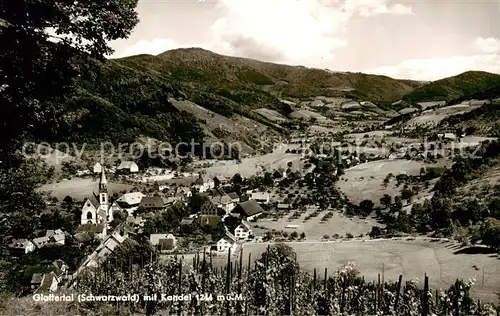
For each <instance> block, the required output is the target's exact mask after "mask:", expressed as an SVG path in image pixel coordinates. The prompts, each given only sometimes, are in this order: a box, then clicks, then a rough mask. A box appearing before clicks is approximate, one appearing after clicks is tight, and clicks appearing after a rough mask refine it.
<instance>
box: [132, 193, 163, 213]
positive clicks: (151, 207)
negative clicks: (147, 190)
mask: <svg viewBox="0 0 500 316" xmlns="http://www.w3.org/2000/svg"><path fill="white" fill-rule="evenodd" d="M165 204H166V203H165V201H164V200H163V199H162V198H161V197H159V196H145V197H143V198H142V199H141V203H140V204H139V207H140V208H143V209H144V210H145V211H147V212H148V211H158V210H162V209H163V208H164V207H165Z"/></svg>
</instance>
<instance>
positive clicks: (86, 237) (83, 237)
mask: <svg viewBox="0 0 500 316" xmlns="http://www.w3.org/2000/svg"><path fill="white" fill-rule="evenodd" d="M73 237H74V238H75V239H76V240H77V241H78V242H81V243H85V242H88V241H91V240H92V236H90V234H89V233H87V232H82V233H76V234H75V235H74V236H73Z"/></svg>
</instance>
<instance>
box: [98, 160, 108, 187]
mask: <svg viewBox="0 0 500 316" xmlns="http://www.w3.org/2000/svg"><path fill="white" fill-rule="evenodd" d="M107 186H108V180H106V174H105V173H104V166H102V169H101V179H100V180H99V191H100V192H105V191H107Z"/></svg>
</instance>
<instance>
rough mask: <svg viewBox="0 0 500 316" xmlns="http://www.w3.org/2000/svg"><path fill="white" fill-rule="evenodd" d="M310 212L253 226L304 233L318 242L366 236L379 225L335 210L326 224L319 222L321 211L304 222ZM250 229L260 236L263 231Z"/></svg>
mask: <svg viewBox="0 0 500 316" xmlns="http://www.w3.org/2000/svg"><path fill="white" fill-rule="evenodd" d="M312 212H313V210H308V211H306V212H305V213H304V214H302V215H301V216H300V217H299V218H297V219H293V220H289V217H290V216H291V215H292V214H293V213H294V211H291V212H290V214H289V215H286V216H285V217H282V218H280V219H279V220H277V221H273V220H272V219H267V218H266V219H261V220H259V221H258V222H256V223H255V224H256V225H258V226H261V227H265V228H266V229H267V230H273V229H275V230H277V231H281V230H283V231H285V232H288V233H291V232H294V231H296V232H297V233H299V234H300V233H302V232H304V233H305V234H306V237H307V238H308V239H312V240H320V239H321V238H322V237H323V236H324V235H328V236H332V235H335V234H338V235H339V236H345V235H346V234H347V233H351V234H353V235H354V236H359V235H361V234H363V235H366V234H367V233H369V232H370V231H371V229H372V226H374V225H379V224H377V221H376V220H375V219H373V218H366V219H360V218H357V217H352V218H349V217H346V216H345V215H343V214H341V213H339V211H335V210H333V211H332V212H333V216H332V217H331V218H330V219H328V221H326V222H321V218H322V217H323V216H324V215H325V214H326V213H327V212H328V211H322V212H321V213H319V215H318V216H317V217H313V218H311V219H309V220H308V221H305V222H304V218H305V217H306V216H307V215H308V214H310V213H312ZM287 225H296V226H297V228H296V229H294V228H285V227H286V226H287ZM379 226H383V225H379ZM252 229H253V230H254V231H255V233H256V234H257V235H261V234H262V233H263V231H260V230H262V228H260V229H255V228H252Z"/></svg>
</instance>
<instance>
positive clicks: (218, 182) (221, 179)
mask: <svg viewBox="0 0 500 316" xmlns="http://www.w3.org/2000/svg"><path fill="white" fill-rule="evenodd" d="M213 180H214V186H215V187H216V188H217V187H219V186H221V185H222V184H224V183H227V181H228V179H227V178H226V177H224V176H221V175H219V176H215V177H214V178H213Z"/></svg>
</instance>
